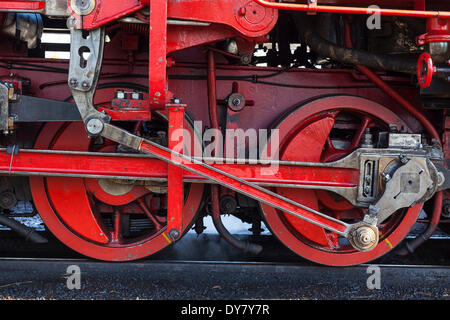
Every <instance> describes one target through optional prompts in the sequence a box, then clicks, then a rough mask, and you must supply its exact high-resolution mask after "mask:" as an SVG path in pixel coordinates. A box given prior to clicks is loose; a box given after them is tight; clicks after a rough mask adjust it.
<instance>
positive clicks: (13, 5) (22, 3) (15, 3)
mask: <svg viewBox="0 0 450 320" xmlns="http://www.w3.org/2000/svg"><path fill="white" fill-rule="evenodd" d="M44 9H45V1H44V0H42V1H29V0H2V1H1V2H0V11H3V10H6V11H18V12H21V11H22V12H23V11H27V12H28V11H42V10H44Z"/></svg>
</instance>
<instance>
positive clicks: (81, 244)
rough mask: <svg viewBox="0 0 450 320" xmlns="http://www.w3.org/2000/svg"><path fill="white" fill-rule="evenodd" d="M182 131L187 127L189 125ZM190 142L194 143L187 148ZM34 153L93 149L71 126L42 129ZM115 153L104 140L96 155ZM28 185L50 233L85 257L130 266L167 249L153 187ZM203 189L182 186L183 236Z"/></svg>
mask: <svg viewBox="0 0 450 320" xmlns="http://www.w3.org/2000/svg"><path fill="white" fill-rule="evenodd" d="M162 116H163V117H164V115H162ZM185 128H190V127H189V125H188V123H187V122H185ZM191 136H192V137H194V135H193V134H192V135H191ZM193 139H195V138H193ZM194 143H198V140H195V141H193V143H192V144H191V145H192V146H193V145H194ZM35 148H36V149H53V150H71V151H88V150H91V149H92V148H93V146H92V143H91V139H89V138H88V137H87V135H86V133H85V129H84V125H83V123H81V122H73V123H69V124H67V123H50V124H46V125H45V126H44V127H43V129H42V130H41V133H40V134H39V137H38V139H37V141H36V143H35ZM113 150H115V146H114V144H113V143H111V142H109V141H105V143H104V144H103V145H102V146H101V148H97V149H96V150H95V151H99V152H112V151H113ZM105 181H106V183H105ZM108 183H109V185H108ZM30 186H31V191H32V195H33V199H34V203H35V206H36V209H37V211H38V212H39V214H40V216H41V218H42V220H43V221H44V223H45V224H46V226H47V227H48V228H49V230H50V231H51V232H52V233H53V234H54V235H55V236H56V237H57V238H58V239H59V240H60V241H62V242H63V243H64V244H66V245H67V246H68V247H70V248H71V249H73V250H75V251H77V252H79V253H81V254H83V255H86V256H89V257H92V258H95V259H100V260H106V261H129V260H135V259H140V258H143V257H146V256H149V255H151V254H154V253H156V252H158V251H160V250H162V249H163V248H165V247H167V246H168V245H170V244H171V241H170V239H169V237H168V236H167V233H166V220H167V219H166V217H167V210H166V202H165V200H166V199H165V198H166V197H165V196H164V193H163V194H158V193H155V192H152V190H154V189H152V188H153V187H148V188H146V187H144V186H131V187H130V186H126V185H125V186H123V185H120V184H117V183H115V182H114V181H113V182H111V181H109V180H104V179H102V180H98V179H84V178H66V177H31V178H30ZM203 190H204V185H203V184H189V185H186V188H185V203H184V206H183V230H182V231H183V233H184V232H185V231H186V230H188V228H189V227H190V225H191V224H192V222H193V220H194V217H195V214H196V213H197V211H198V209H199V207H200V206H201V202H202V197H203ZM127 228H128V229H127Z"/></svg>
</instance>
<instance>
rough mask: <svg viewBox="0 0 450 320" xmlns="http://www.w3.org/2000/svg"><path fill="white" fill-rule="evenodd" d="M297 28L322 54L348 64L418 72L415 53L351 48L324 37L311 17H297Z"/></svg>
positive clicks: (409, 72) (304, 38)
mask: <svg viewBox="0 0 450 320" xmlns="http://www.w3.org/2000/svg"><path fill="white" fill-rule="evenodd" d="M295 22H296V25H297V28H298V29H299V31H300V35H301V37H303V40H304V41H305V43H306V44H307V45H308V46H309V47H310V48H311V50H312V51H314V52H316V53H317V54H319V55H320V56H324V57H328V58H331V59H333V60H335V61H339V62H342V63H348V64H356V65H364V66H366V67H369V68H372V69H377V70H388V71H394V72H401V73H407V74H412V75H415V74H417V59H418V56H417V57H416V56H415V55H411V58H409V57H404V56H402V57H396V56H393V55H386V54H373V53H369V52H366V51H362V50H356V49H349V48H345V47H341V46H338V45H336V44H335V43H333V42H331V41H328V40H326V39H323V38H322V37H321V36H320V35H319V34H317V32H316V28H315V26H314V24H312V23H311V19H308V20H306V21H305V20H304V19H296V20H295Z"/></svg>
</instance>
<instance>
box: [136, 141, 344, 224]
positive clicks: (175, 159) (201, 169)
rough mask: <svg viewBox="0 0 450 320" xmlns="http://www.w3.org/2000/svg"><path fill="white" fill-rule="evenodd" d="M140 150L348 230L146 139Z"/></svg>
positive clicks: (292, 210) (282, 206) (253, 195)
mask: <svg viewBox="0 0 450 320" xmlns="http://www.w3.org/2000/svg"><path fill="white" fill-rule="evenodd" d="M139 150H141V151H144V152H147V153H150V154H152V155H155V156H156V157H158V158H161V159H164V161H168V162H171V163H174V164H175V163H176V164H177V165H178V166H181V167H183V168H184V169H186V170H188V171H190V172H194V173H197V174H198V175H201V176H203V177H205V178H209V179H212V180H214V181H215V182H217V183H219V184H221V185H223V186H225V187H227V188H230V189H232V190H235V191H238V192H241V193H243V194H246V195H248V196H251V197H253V198H257V199H258V200H259V201H261V202H264V203H266V204H269V205H270V206H274V207H277V208H282V209H284V210H286V211H287V212H294V213H295V214H298V215H300V216H302V218H303V219H305V220H308V221H311V222H314V223H316V224H319V225H322V226H326V227H329V228H332V229H334V230H338V231H339V232H345V231H347V227H346V226H345V225H343V224H342V223H340V222H338V221H335V220H332V219H329V218H327V217H324V216H322V215H318V214H317V213H313V212H310V211H306V210H304V209H301V208H300V207H299V206H298V205H297V204H295V203H290V202H288V201H286V200H285V199H280V198H279V197H276V196H274V195H273V194H271V193H269V192H267V190H265V189H263V188H258V187H256V186H254V185H250V184H245V183H244V181H242V180H240V179H238V178H236V176H230V175H229V174H227V173H226V172H224V171H218V170H215V169H214V168H213V167H209V166H205V165H204V164H202V163H200V162H197V161H193V160H192V159H190V158H188V157H181V156H180V155H179V154H175V153H173V152H171V151H170V150H166V149H163V148H161V147H159V146H157V145H154V144H150V143H148V142H146V141H142V142H141V144H140V147H139Z"/></svg>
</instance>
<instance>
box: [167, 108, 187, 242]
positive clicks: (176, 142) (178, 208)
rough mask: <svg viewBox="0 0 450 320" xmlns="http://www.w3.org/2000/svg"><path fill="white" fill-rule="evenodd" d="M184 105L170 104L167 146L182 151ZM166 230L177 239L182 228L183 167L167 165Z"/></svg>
mask: <svg viewBox="0 0 450 320" xmlns="http://www.w3.org/2000/svg"><path fill="white" fill-rule="evenodd" d="M184 108H185V106H184V105H180V104H178V105H170V106H168V109H169V148H170V149H172V150H174V151H176V152H178V153H181V154H183V153H184V150H183V149H184V139H183V134H184V132H183V131H184ZM168 184H169V191H168V195H167V197H168V200H167V230H169V236H170V237H171V238H172V239H173V240H178V238H179V237H180V236H181V231H180V230H183V215H182V213H183V198H184V191H183V190H184V189H183V169H181V168H179V167H176V166H173V165H169V168H168Z"/></svg>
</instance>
